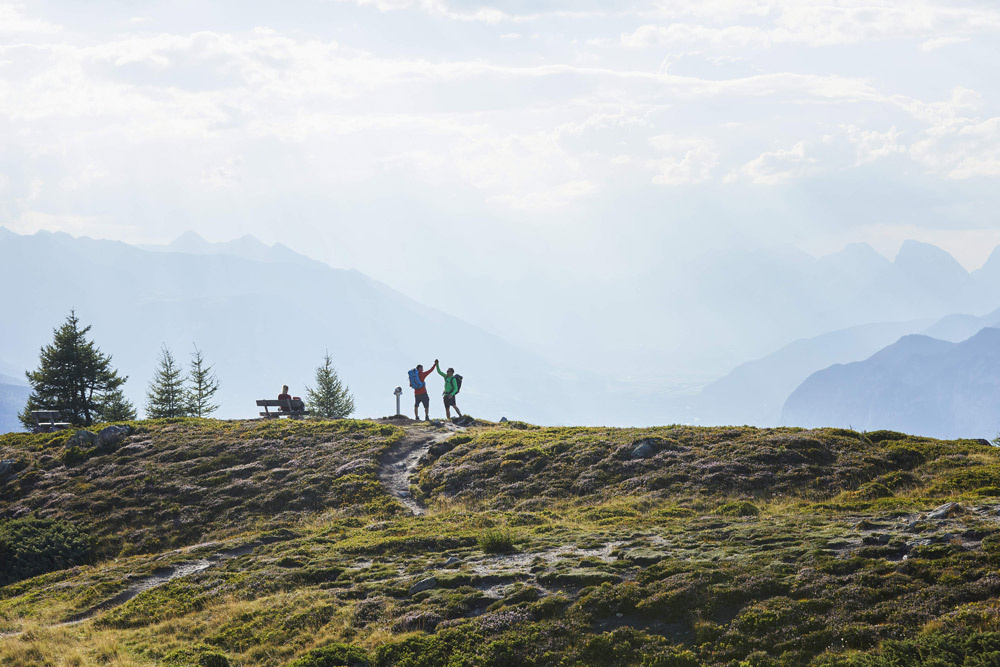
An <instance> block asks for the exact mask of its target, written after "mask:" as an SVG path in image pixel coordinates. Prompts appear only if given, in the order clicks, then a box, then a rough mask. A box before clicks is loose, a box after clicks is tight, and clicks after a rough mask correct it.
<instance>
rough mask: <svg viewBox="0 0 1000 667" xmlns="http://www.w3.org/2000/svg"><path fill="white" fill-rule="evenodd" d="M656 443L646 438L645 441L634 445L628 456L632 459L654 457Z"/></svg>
mask: <svg viewBox="0 0 1000 667" xmlns="http://www.w3.org/2000/svg"><path fill="white" fill-rule="evenodd" d="M656 443H657V441H656V440H654V439H650V438H647V439H646V440H640V441H639V442H637V443H635V446H634V447H633V448H632V453H631V454H630V456H631V457H632V458H633V459H648V458H649V457H651V456H655V455H656Z"/></svg>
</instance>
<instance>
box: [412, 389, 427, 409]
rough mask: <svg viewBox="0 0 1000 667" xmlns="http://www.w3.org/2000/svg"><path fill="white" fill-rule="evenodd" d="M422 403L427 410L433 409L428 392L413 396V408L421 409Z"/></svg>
mask: <svg viewBox="0 0 1000 667" xmlns="http://www.w3.org/2000/svg"><path fill="white" fill-rule="evenodd" d="M421 403H423V405H424V408H425V409H426V408H430V407H431V397H430V396H429V395H427V393H426V392H424V393H423V394H415V395H414V396H413V407H415V408H419V407H420V404H421Z"/></svg>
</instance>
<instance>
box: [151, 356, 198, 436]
mask: <svg viewBox="0 0 1000 667" xmlns="http://www.w3.org/2000/svg"><path fill="white" fill-rule="evenodd" d="M185 399H186V395H185V391H184V377H183V370H182V369H181V366H180V364H178V363H177V362H176V361H174V355H173V354H171V353H170V348H169V347H167V346H166V344H164V345H163V347H162V348H160V360H159V367H158V368H157V369H156V375H154V376H153V379H152V380H151V381H150V383H149V389H148V390H147V391H146V416H147V417H149V418H150V419H158V418H162V417H186V416H187V415H188V405H187V401H186V400H185Z"/></svg>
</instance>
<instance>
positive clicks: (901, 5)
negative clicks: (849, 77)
mask: <svg viewBox="0 0 1000 667" xmlns="http://www.w3.org/2000/svg"><path fill="white" fill-rule="evenodd" d="M647 16H649V17H655V18H657V19H658V22H656V23H649V24H645V25H642V26H639V27H638V28H636V29H634V30H633V31H632V32H630V33H624V34H622V35H621V38H620V39H621V43H622V44H623V45H624V46H626V47H629V48H679V47H685V48H691V47H694V46H697V47H699V48H705V49H723V50H738V49H764V48H770V47H774V46H779V45H803V46H812V47H818V46H833V45H844V44H859V43H865V42H876V41H885V40H891V39H901V38H905V39H920V40H923V44H922V48H925V49H933V48H940V47H942V46H945V45H948V44H953V43H957V42H959V41H963V40H965V39H967V38H968V36H970V35H977V34H978V35H985V34H989V33H991V32H994V31H996V30H997V28H998V27H1000V11H998V10H996V9H994V8H986V7H956V6H954V4H952V3H945V2H927V1H924V2H916V3H915V2H912V1H911V0H874V1H873V0H841V1H839V2H837V3H835V4H834V3H816V2H813V3H809V2H801V0H770V1H768V2H742V1H736V0H718V1H715V2H663V3H661V4H660V5H659V7H658V9H657V10H656V11H654V12H648V13H647ZM942 33H944V34H942Z"/></svg>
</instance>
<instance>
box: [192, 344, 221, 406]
mask: <svg viewBox="0 0 1000 667" xmlns="http://www.w3.org/2000/svg"><path fill="white" fill-rule="evenodd" d="M213 368H214V366H209V365H207V364H206V363H205V357H204V355H203V354H202V352H201V350H199V349H198V346H197V345H195V346H194V352H193V353H192V355H191V370H190V372H189V373H188V383H189V384H190V389H188V390H187V412H188V414H189V415H191V416H192V417H207V416H209V415H210V414H212V413H213V412H215V411H216V410H218V409H219V404H218V403H213V402H212V399H213V398H214V397H215V392H217V391H219V378H217V377H216V375H215V372H214V371H213V370H212V369H213Z"/></svg>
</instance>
